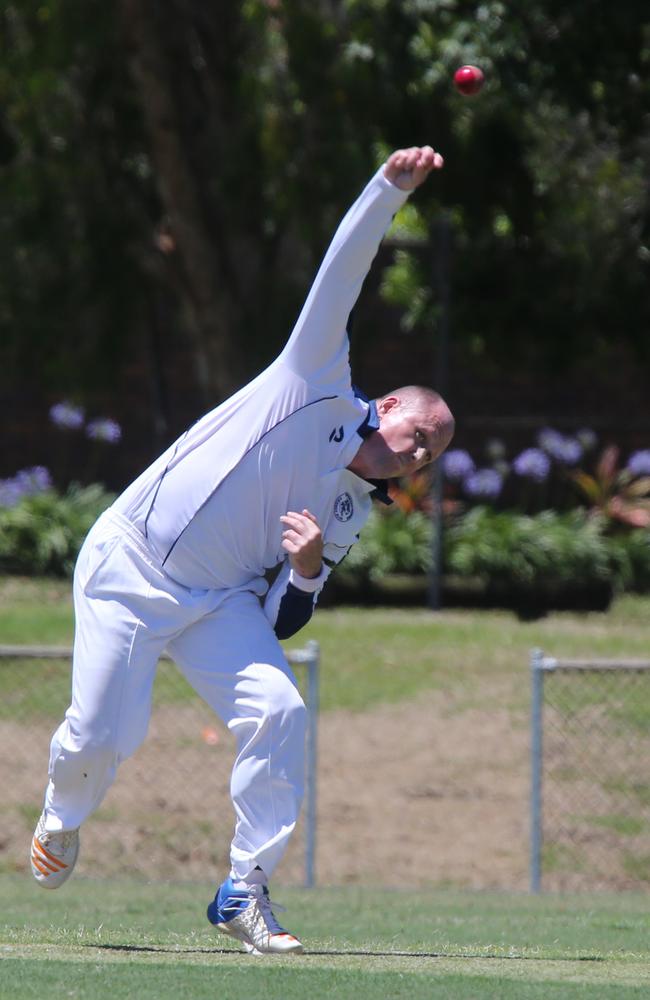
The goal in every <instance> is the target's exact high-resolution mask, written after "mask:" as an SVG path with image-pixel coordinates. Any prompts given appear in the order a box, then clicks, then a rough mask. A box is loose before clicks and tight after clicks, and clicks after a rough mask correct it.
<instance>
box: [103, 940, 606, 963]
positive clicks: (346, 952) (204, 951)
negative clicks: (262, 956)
mask: <svg viewBox="0 0 650 1000" xmlns="http://www.w3.org/2000/svg"><path fill="white" fill-rule="evenodd" d="M84 947H86V948H97V949H98V950H99V951H126V952H146V953H152V954H160V955H179V954H180V955H244V954H245V952H244V951H237V950H236V949H235V948H160V947H154V946H152V945H141V944H87V945H84ZM312 956H313V957H321V958H322V957H323V956H327V957H331V956H341V957H350V956H353V957H360V958H485V959H501V960H504V959H508V960H510V961H519V962H605V961H606V959H605V958H604V957H603V956H602V955H571V956H569V955H561V956H559V957H557V958H549V957H548V956H546V955H489V954H487V955H486V954H482V953H480V952H477V953H472V952H462V953H459V952H450V951H445V952H442V951H370V950H365V949H361V948H360V949H354V948H341V949H335V948H326V949H323V950H315V949H309V951H306V952H305V953H304V954H303V955H301V956H300V957H301V958H310V957H312Z"/></svg>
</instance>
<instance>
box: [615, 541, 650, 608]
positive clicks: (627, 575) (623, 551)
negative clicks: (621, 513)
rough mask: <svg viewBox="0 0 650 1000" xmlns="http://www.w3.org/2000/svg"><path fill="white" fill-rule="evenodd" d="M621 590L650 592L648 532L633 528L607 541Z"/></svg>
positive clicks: (649, 542)
mask: <svg viewBox="0 0 650 1000" xmlns="http://www.w3.org/2000/svg"><path fill="white" fill-rule="evenodd" d="M607 542H608V546H609V548H610V551H611V553H612V559H613V560H614V561H615V563H616V565H617V567H618V573H619V577H620V582H621V586H622V589H624V590H629V591H634V592H636V593H639V594H647V593H648V592H650V531H646V530H643V529H642V528H635V529H633V530H632V531H626V532H621V533H619V534H616V535H613V536H612V537H611V538H608V539H607Z"/></svg>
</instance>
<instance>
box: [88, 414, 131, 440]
mask: <svg viewBox="0 0 650 1000" xmlns="http://www.w3.org/2000/svg"><path fill="white" fill-rule="evenodd" d="M86 436H87V437H89V438H92V440H93V441H107V442H108V443H109V444H117V442H118V441H119V440H120V438H121V437H122V428H121V427H120V425H119V424H118V423H116V421H115V420H111V419H110V417H102V418H100V419H99V420H91V421H90V423H89V424H88V425H87V427H86Z"/></svg>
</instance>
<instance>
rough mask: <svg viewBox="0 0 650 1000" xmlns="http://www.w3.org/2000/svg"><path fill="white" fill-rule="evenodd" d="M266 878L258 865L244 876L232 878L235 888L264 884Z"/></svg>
mask: <svg viewBox="0 0 650 1000" xmlns="http://www.w3.org/2000/svg"><path fill="white" fill-rule="evenodd" d="M267 882H268V879H267V877H266V875H265V874H264V872H263V871H262V869H261V868H260V866H259V865H257V866H256V867H255V868H253V870H252V872H249V873H248V875H247V876H246V878H243V879H233V880H232V884H233V885H234V887H235V889H249V888H250V887H251V886H252V885H266V883H267Z"/></svg>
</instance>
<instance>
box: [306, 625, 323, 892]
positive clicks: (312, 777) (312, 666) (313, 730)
mask: <svg viewBox="0 0 650 1000" xmlns="http://www.w3.org/2000/svg"><path fill="white" fill-rule="evenodd" d="M307 653H308V659H307V660H306V663H307V698H306V704H307V746H306V761H305V771H306V774H305V781H306V789H305V819H306V825H305V888H307V889H313V887H314V885H315V883H316V871H315V869H316V772H317V765H318V739H317V736H318V698H319V666H320V648H319V645H318V643H317V642H316V641H315V640H314V639H310V640H309V642H308V643H307Z"/></svg>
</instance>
